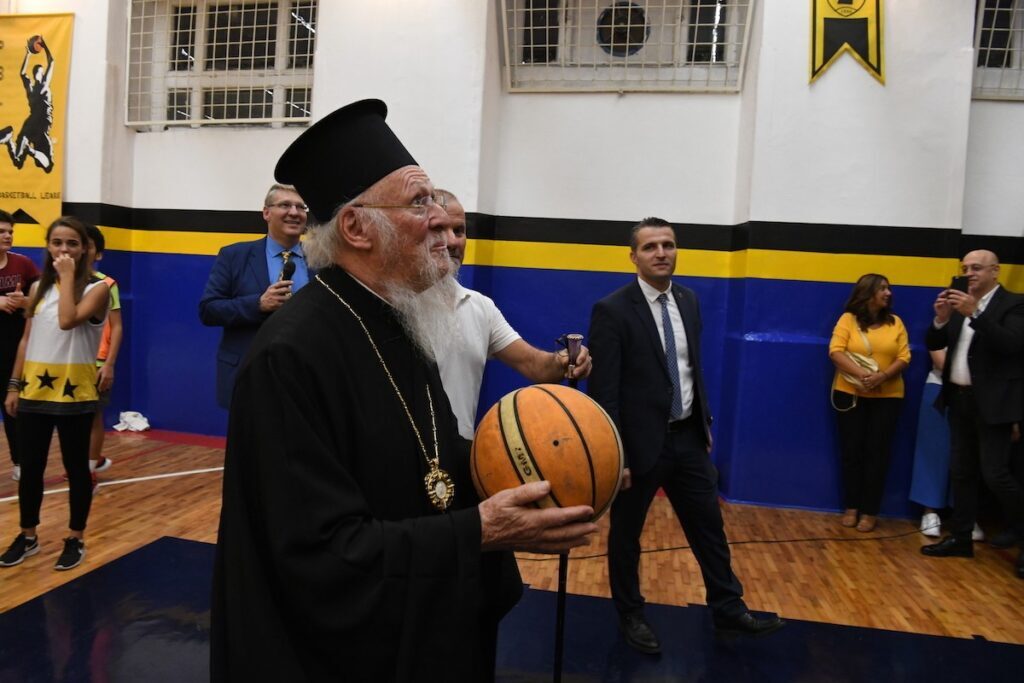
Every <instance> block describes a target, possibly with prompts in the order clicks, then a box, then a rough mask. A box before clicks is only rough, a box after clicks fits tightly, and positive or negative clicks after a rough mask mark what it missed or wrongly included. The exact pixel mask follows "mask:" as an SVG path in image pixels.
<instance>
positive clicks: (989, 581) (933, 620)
mask: <svg viewBox="0 0 1024 683" xmlns="http://www.w3.org/2000/svg"><path fill="white" fill-rule="evenodd" d="M105 452H106V454H107V455H108V456H109V457H111V458H112V459H113V460H114V466H113V467H112V468H111V469H110V470H108V471H106V472H104V473H101V474H100V481H101V482H102V486H101V488H100V490H99V492H98V493H97V495H96V497H95V498H94V501H93V508H92V513H91V515H90V518H89V528H88V531H87V536H86V541H87V551H88V552H87V555H86V558H85V561H84V562H83V564H82V565H81V566H80V567H79V568H77V569H74V570H71V571H67V572H56V571H54V570H53V562H54V561H55V560H56V557H57V555H58V554H59V552H60V547H61V539H62V538H63V536H64V534H65V532H66V524H67V494H66V493H63V492H56V493H52V494H50V495H47V496H45V498H44V502H43V510H42V523H41V524H40V527H39V535H40V540H41V546H42V550H41V552H40V554H39V555H37V556H35V557H32V558H29V559H28V560H26V561H25V563H23V564H22V565H19V566H17V567H12V568H8V569H0V613H2V612H6V611H8V610H10V609H11V608H12V607H15V606H17V605H21V604H22V603H25V602H27V601H29V600H31V599H33V598H35V597H37V596H40V595H42V594H44V593H46V592H48V591H50V590H51V589H53V588H55V587H57V586H60V585H62V584H64V583H67V582H70V581H72V580H74V579H75V578H77V577H80V576H82V575H83V574H85V573H87V572H89V571H91V570H93V569H96V568H98V567H100V566H103V565H105V564H107V563H109V562H111V561H113V560H115V559H117V558H120V557H122V556H125V555H127V554H129V553H131V552H133V551H135V550H137V549H138V548H140V547H142V546H144V545H146V544H148V543H151V542H152V541H154V540H156V539H158V538H160V537H162V536H175V537H179V538H183V539H190V540H194V541H203V542H207V543H212V542H214V541H215V540H216V533H217V519H218V513H219V509H220V492H221V473H220V470H219V468H220V467H221V466H222V464H223V450H222V447H221V443H220V441H219V440H218V439H211V438H205V437H189V436H187V435H179V434H171V433H166V432H149V433H145V434H131V433H125V434H114V433H112V434H110V435H109V436H108V439H107V448H106V451H105ZM0 453H3V454H5V455H6V444H3V442H2V436H0ZM10 474H11V468H10V463H9V461H7V460H6V459H5V461H4V462H3V463H0V545H2V546H3V547H4V548H6V546H7V544H8V543H9V542H10V541H11V540H12V539H13V538H14V536H15V535H16V534H17V532H18V504H17V488H16V484H15V482H13V481H11V479H10ZM65 486H66V482H64V481H63V479H62V468H61V466H60V456H59V453H57V451H56V439H54V451H53V453H52V454H51V457H50V465H49V469H48V470H47V486H46V488H47V490H51V489H61V488H64V487H65ZM723 510H724V514H725V522H726V529H727V533H728V536H729V539H730V541H731V542H732V543H733V545H732V552H733V568H734V570H735V571H736V574H737V575H738V576H739V578H740V580H741V581H742V582H743V585H744V587H745V590H746V601H747V603H748V605H749V606H750V607H751V608H752V609H754V610H761V611H771V612H777V613H779V614H780V615H782V616H783V617H784V618H789V619H800V620H809V621H817V622H826V623H830V624H840V625H849V626H859V627H870V628H876V629H888V630H894V631H903V632H908V633H919V634H930V635H940V636H951V637H956V638H972V637H983V638H985V639H987V640H990V641H997V642H1002V643H1012V644H1018V645H1019V644H1024V581H1022V580H1020V579H1018V578H1016V577H1015V575H1014V573H1013V563H1014V560H1015V559H1016V553H1017V551H1016V550H1013V551H998V550H993V549H992V548H990V547H988V546H987V545H984V544H977V545H976V556H975V558H974V559H973V560H968V559H936V558H926V557H924V556H922V555H921V554H920V553H919V551H918V548H919V547H920V546H921V545H922V544H924V543H926V542H930V541H929V540H928V539H925V537H923V536H921V535H920V534H919V533H917V532H916V524H915V523H914V522H911V521H907V520H882V521H881V523H880V524H879V526H878V528H877V530H876V531H875V532H873V533H871V534H862V533H859V532H857V531H855V530H852V529H844V528H842V527H840V526H839V524H838V516H837V515H833V514H825V513H817V512H807V511H798V510H783V509H773V508H764V507H756V506H749V505H733V504H724V505H723ZM602 523H603V525H604V526H606V525H607V519H605V520H602ZM604 540H605V534H602V536H601V537H600V538H599V539H597V540H595V542H594V543H593V544H592V545H591V546H590V547H589V548H584V549H579V550H577V551H574V552H573V554H572V558H573V559H572V561H571V562H570V567H569V583H568V590H569V592H570V593H573V594H578V595H587V596H595V597H608V595H609V593H608V582H607V569H606V563H605V559H604V557H603V556H602V555H603V553H604V552H605V544H604ZM685 544H686V540H685V537H684V536H683V534H682V531H681V530H680V528H679V524H678V523H677V521H676V519H675V517H674V515H673V513H672V510H671V508H670V507H669V505H668V503H667V501H666V500H665V499H663V498H658V499H656V500H655V502H654V506H653V507H652V510H651V514H650V515H649V517H648V523H647V527H646V529H645V532H644V537H643V541H642V545H643V547H644V548H645V550H648V551H649V552H646V553H645V554H644V556H643V559H642V563H641V576H642V579H643V586H642V588H643V591H644V593H645V595H646V597H647V599H648V601H649V602H651V603H663V604H668V605H684V606H685V605H687V604H688V603H695V604H704V590H703V585H702V583H701V578H700V573H699V572H698V570H697V566H696V563H695V562H694V560H693V557H692V555H691V553H690V552H689V551H688V550H686V549H680V546H685ZM519 565H520V569H521V571H522V574H523V579H524V581H525V582H527V583H529V584H531V585H532V587H533V588H536V589H546V590H554V587H555V583H556V575H557V559H556V558H550V557H546V556H537V555H527V554H523V555H520V556H519Z"/></svg>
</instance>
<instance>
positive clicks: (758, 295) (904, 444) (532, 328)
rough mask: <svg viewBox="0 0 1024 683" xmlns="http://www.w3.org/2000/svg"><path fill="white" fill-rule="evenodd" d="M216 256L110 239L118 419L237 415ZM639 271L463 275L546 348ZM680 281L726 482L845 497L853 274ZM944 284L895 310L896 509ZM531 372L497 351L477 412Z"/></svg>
mask: <svg viewBox="0 0 1024 683" xmlns="http://www.w3.org/2000/svg"><path fill="white" fill-rule="evenodd" d="M23 252H24V253H28V254H29V255H30V256H33V257H34V258H36V260H37V261H38V259H39V257H40V256H41V250H23ZM809 257H813V255H809ZM213 260H214V257H212V256H188V255H171V254H147V253H133V254H129V253H125V252H113V251H112V252H108V254H107V256H106V259H105V261H104V263H103V269H104V270H105V271H106V272H109V274H111V275H113V276H115V277H116V278H117V279H118V281H119V283H120V284H121V295H122V300H123V302H124V303H123V315H124V317H125V322H126V326H127V339H126V347H125V349H124V351H123V352H122V355H121V359H120V361H119V362H118V366H117V383H116V386H115V392H114V400H113V403H112V405H111V407H110V409H109V411H108V414H107V424H108V425H109V424H111V423H112V422H113V421H115V420H116V418H117V413H118V412H119V411H121V410H129V409H131V410H138V411H140V412H142V413H143V414H144V415H146V416H147V417H148V418H149V420H150V422H151V424H152V426H153V427H154V428H156V429H169V430H175V431H183V432H194V433H200V434H217V435H220V434H224V433H225V431H226V426H227V415H226V413H225V412H224V411H222V410H221V409H220V408H218V407H217V405H216V401H215V398H214V393H215V392H214V376H215V358H216V350H217V344H218V342H219V339H220V330H219V329H217V328H208V327H204V326H203V325H201V324H200V322H199V317H198V301H199V298H200V296H201V294H202V290H203V286H204V284H205V282H206V278H207V276H208V275H209V272H210V268H211V267H212V266H213ZM634 277H635V276H634V275H632V274H625V273H596V272H571V271H556V270H539V269H523V268H495V267H475V266H467V267H465V268H464V269H463V272H462V281H463V283H464V284H466V286H468V287H472V288H475V289H479V290H481V291H483V292H484V293H485V294H488V295H489V296H491V297H492V298H494V299H495V301H496V302H497V303H498V306H499V307H500V308H501V310H502V312H503V313H504V314H505V317H506V318H507V319H508V321H509V323H511V324H512V326H513V327H514V328H516V330H518V331H519V333H520V334H521V335H522V336H523V337H524V338H525V339H526V340H527V341H529V342H530V343H532V344H534V345H535V346H538V347H540V348H544V349H554V348H555V344H554V340H555V338H556V337H558V336H559V335H561V334H563V333H565V332H582V333H584V334H586V332H587V328H588V326H589V319H590V310H591V307H592V306H593V303H594V302H595V301H597V300H598V299H599V298H601V297H603V296H604V295H606V294H608V293H609V292H611V291H613V290H615V289H616V288H618V287H620V286H622V285H624V284H626V283H628V282H630V281H631V280H632V279H633V278H634ZM678 281H679V282H680V283H682V284H685V285H686V286H688V287H691V288H693V289H694V290H695V291H696V292H697V294H698V296H699V297H700V300H701V309H702V314H703V319H704V335H703V339H702V345H703V351H704V370H705V375H706V379H707V384H708V391H709V393H710V397H709V398H710V402H711V408H712V411H713V412H714V414H715V423H714V437H715V449H714V454H713V457H714V458H715V461H716V463H717V464H718V467H719V471H720V473H721V490H722V493H723V495H725V496H726V497H727V498H729V499H732V500H737V501H744V502H751V503H759V504H766V505H783V506H793V507H805V508H813V509H838V508H840V507H841V505H842V501H841V497H840V482H839V474H838V455H837V451H838V448H837V441H836V433H835V432H836V429H835V415H834V413H833V410H832V408H831V407H830V406H829V387H830V385H831V382H832V365H831V363H830V361H829V360H828V354H827V345H828V340H829V337H830V336H831V332H832V327H833V325H834V324H835V321H836V319H837V318H838V317H839V315H840V313H841V310H842V306H843V303H844V302H845V300H846V297H847V296H848V294H849V292H850V289H851V287H852V285H848V284H833V283H823V282H798V281H786V280H760V279H753V278H750V279H729V278H691V277H681V278H678ZM935 294H936V290H934V289H930V288H920V287H901V286H899V285H898V284H897V285H895V287H894V305H895V309H896V311H897V313H898V314H899V315H900V316H901V317H902V318H903V320H904V322H905V324H906V325H907V329H908V331H909V332H910V335H911V344H912V349H913V353H914V358H913V361H912V363H911V367H910V370H909V371H908V372H907V373H906V374H905V378H906V380H907V398H906V401H905V403H904V408H903V414H902V417H901V418H900V423H899V430H898V435H897V438H896V440H895V443H894V447H893V459H892V465H891V467H890V472H889V478H888V486H887V488H886V493H885V497H884V501H883V505H882V509H883V512H884V513H887V514H895V515H907V514H911V513H912V512H913V511H914V509H913V507H912V506H911V505H910V504H909V503H908V502H907V500H906V492H907V491H908V490H909V486H910V467H911V461H912V453H913V443H914V431H915V430H916V413H917V408H918V402H919V401H920V397H921V385H922V383H923V382H924V377H925V375H926V373H927V369H928V365H929V362H928V356H927V353H926V351H925V350H924V348H923V346H922V342H923V336H924V330H925V329H926V328H927V326H928V324H929V322H930V320H931V317H932V309H931V304H932V300H933V299H934V296H935ZM595 362H598V363H600V362H601V359H600V358H596V359H595ZM524 383H525V380H523V379H522V378H521V377H520V376H518V375H517V374H516V373H514V372H512V371H511V370H509V369H508V368H505V367H504V366H502V365H500V364H499V363H496V362H494V361H491V362H490V363H489V364H488V369H487V373H486V375H485V378H484V385H483V390H482V395H481V399H480V414H481V415H482V414H483V413H484V412H485V411H486V410H487V408H488V407H490V406H491V405H492V404H493V403H495V402H496V401H497V400H498V399H499V398H500V397H501V396H503V395H504V394H505V393H507V392H508V391H511V390H512V389H514V388H516V387H519V386H522V385H523V384H524ZM581 388H583V387H581ZM268 400H269V398H268Z"/></svg>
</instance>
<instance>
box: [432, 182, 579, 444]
mask: <svg viewBox="0 0 1024 683" xmlns="http://www.w3.org/2000/svg"><path fill="white" fill-rule="evenodd" d="M435 192H436V194H437V195H439V196H440V197H441V199H442V201H443V202H444V206H445V210H446V211H447V212H448V215H449V216H450V217H451V218H452V219H453V221H454V226H453V232H454V233H455V240H454V241H449V243H448V254H449V255H450V256H451V258H452V261H453V262H454V266H455V268H454V273H455V274H457V273H458V269H459V267H460V266H461V265H462V261H463V259H464V258H465V255H466V210H465V209H464V208H463V207H462V204H461V202H459V200H458V198H457V197H456V196H455V195H454V194H452V193H451V192H449V191H447V190H436V191H435ZM455 314H456V318H457V320H458V323H459V330H458V333H457V334H453V335H452V338H453V340H454V341H453V343H452V344H451V345H449V346H448V348H445V349H435V354H436V356H437V364H438V367H439V369H440V370H441V383H442V384H443V385H444V390H445V393H447V394H448V401H449V402H450V403H451V405H452V412H453V413H455V417H456V418H458V421H459V434H460V435H461V436H462V438H464V439H466V440H468V441H471V440H472V439H473V431H474V427H475V424H476V410H477V403H478V402H479V400H480V385H481V384H482V383H483V378H484V365H485V364H486V363H487V359H488V358H497V359H498V360H500V361H501V362H502V363H504V364H505V365H507V366H509V367H510V368H512V369H513V370H515V371H516V372H518V373H519V374H521V375H522V376H524V377H526V379H528V380H530V381H531V382H535V383H540V382H559V381H561V380H562V379H565V378H566V375H567V373H568V371H569V370H568V365H569V358H568V354H567V353H566V352H565V351H564V350H562V351H541V350H540V349H538V348H536V347H534V346H531V345H530V344H528V343H527V342H526V341H525V340H524V339H523V338H522V337H520V336H519V334H518V333H517V332H516V331H515V330H514V329H512V326H511V325H509V324H508V322H507V321H506V320H505V316H503V315H502V314H501V311H500V310H498V307H497V305H495V303H494V301H493V300H492V299H491V298H490V297H487V296H485V295H483V294H481V293H480V292H477V291H475V290H472V289H468V288H466V287H463V286H462V285H458V293H457V298H456V303H455ZM590 367H591V363H590V354H589V352H588V351H587V348H586V347H583V348H582V349H581V351H580V355H579V357H578V358H577V359H576V365H575V366H574V367H573V369H572V378H573V379H582V378H584V377H586V376H587V375H589V374H590Z"/></svg>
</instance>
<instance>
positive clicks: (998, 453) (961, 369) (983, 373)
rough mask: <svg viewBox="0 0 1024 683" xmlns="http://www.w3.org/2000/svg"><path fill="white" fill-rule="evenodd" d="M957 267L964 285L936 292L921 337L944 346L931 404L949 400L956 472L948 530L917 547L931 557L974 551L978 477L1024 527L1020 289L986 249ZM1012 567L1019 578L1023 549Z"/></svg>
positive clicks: (1023, 531) (1023, 302)
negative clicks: (1002, 282) (1018, 440)
mask: <svg viewBox="0 0 1024 683" xmlns="http://www.w3.org/2000/svg"><path fill="white" fill-rule="evenodd" d="M961 271H962V272H963V274H964V275H966V276H967V278H968V287H967V291H966V292H961V291H958V290H956V289H947V290H944V291H943V292H942V293H941V294H939V296H938V298H936V299H935V319H934V320H933V321H932V324H931V327H929V328H928V335H927V338H926V344H927V346H928V348H929V349H931V350H934V349H941V348H943V347H949V350H948V351H947V352H946V364H945V367H943V369H942V393H941V394H939V398H938V399H937V401H936V407H937V408H939V409H940V410H941V409H943V408H949V427H950V449H951V470H952V480H953V518H952V520H951V522H950V524H949V527H950V529H951V530H952V534H951V535H950V536H947V537H946V538H944V539H943V540H941V541H939V542H938V543H935V544H932V545H927V546H924V547H922V548H921V552H922V553H924V554H925V555H929V556H932V557H973V556H974V546H973V545H972V544H971V529H973V528H974V522H975V517H976V516H977V512H978V483H979V479H984V481H985V484H986V485H987V486H988V488H989V489H990V490H991V491H992V494H993V495H994V496H995V497H996V499H997V500H998V501H999V504H1000V505H1001V506H1002V508H1003V513H1004V515H1005V516H1006V521H1007V524H1008V525H1009V526H1010V527H1011V528H1012V529H1013V530H1014V531H1016V533H1017V535H1018V536H1021V535H1024V489H1022V488H1021V485H1020V483H1019V482H1018V481H1017V480H1016V479H1015V478H1014V477H1013V475H1012V474H1011V472H1010V453H1011V445H1012V439H1011V434H1012V431H1013V424H1014V423H1015V422H1019V421H1020V420H1021V417H1022V416H1024V358H1022V355H1021V354H1022V351H1024V297H1022V296H1021V295H1019V294H1013V293H1012V292H1008V291H1006V290H1005V289H1003V288H1002V287H1000V286H999V282H998V279H999V259H998V258H997V257H996V255H995V254H993V253H992V252H991V251H984V250H979V251H972V252H970V253H969V254H967V255H966V256H964V258H963V261H962V262H961ZM1016 572H1017V576H1019V577H1020V578H1022V579H1024V552H1021V554H1020V556H1019V557H1018V558H1017V566H1016Z"/></svg>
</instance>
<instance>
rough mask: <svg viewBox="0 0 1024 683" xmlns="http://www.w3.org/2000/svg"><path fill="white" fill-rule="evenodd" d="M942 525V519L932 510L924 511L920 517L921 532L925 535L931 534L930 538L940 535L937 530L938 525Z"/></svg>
mask: <svg viewBox="0 0 1024 683" xmlns="http://www.w3.org/2000/svg"><path fill="white" fill-rule="evenodd" d="M941 525H942V520H940V519H939V516H938V515H937V514H935V513H934V512H929V513H926V514H925V515H924V516H923V517H921V533H922V534H924V535H925V536H931V537H932V538H938V537H939V536H941V535H942V532H940V531H939V527H940V526H941Z"/></svg>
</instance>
